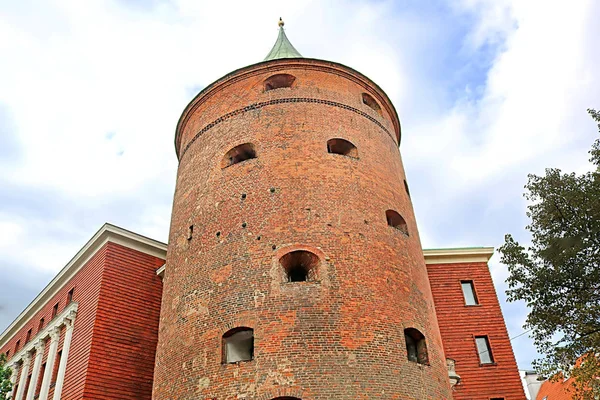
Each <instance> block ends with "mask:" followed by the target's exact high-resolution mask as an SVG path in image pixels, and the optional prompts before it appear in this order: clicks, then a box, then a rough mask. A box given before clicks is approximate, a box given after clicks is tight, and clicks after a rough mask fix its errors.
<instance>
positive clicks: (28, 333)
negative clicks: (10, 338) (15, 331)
mask: <svg viewBox="0 0 600 400" xmlns="http://www.w3.org/2000/svg"><path fill="white" fill-rule="evenodd" d="M30 340H31V329H29V330H28V331H27V335H26V336H25V343H29V341H30Z"/></svg>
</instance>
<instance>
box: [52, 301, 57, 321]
mask: <svg viewBox="0 0 600 400" xmlns="http://www.w3.org/2000/svg"><path fill="white" fill-rule="evenodd" d="M56 314H58V303H56V304H55V305H54V307H52V318H54V317H56Z"/></svg>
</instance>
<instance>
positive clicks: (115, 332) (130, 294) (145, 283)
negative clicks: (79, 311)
mask: <svg viewBox="0 0 600 400" xmlns="http://www.w3.org/2000/svg"><path fill="white" fill-rule="evenodd" d="M163 264H164V260H162V259H160V258H156V257H153V256H150V255H147V254H144V253H141V252H139V251H136V250H132V249H129V248H127V247H123V246H120V245H118V244H114V243H108V249H107V252H106V264H105V267H104V274H103V276H102V286H101V290H100V300H99V302H98V309H97V314H96V315H97V316H96V321H95V325H94V335H93V338H92V350H91V354H90V362H89V367H88V371H87V380H86V384H85V391H84V397H85V398H86V399H117V398H118V399H150V398H151V394H152V376H153V372H154V354H155V351H156V342H157V339H158V318H159V314H160V299H161V294H162V282H161V279H160V278H159V277H158V276H157V275H156V270H157V269H158V268H159V267H160V266H161V265H163Z"/></svg>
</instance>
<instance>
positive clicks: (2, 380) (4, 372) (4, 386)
mask: <svg viewBox="0 0 600 400" xmlns="http://www.w3.org/2000/svg"><path fill="white" fill-rule="evenodd" d="M11 374H12V371H11V369H10V368H8V366H7V365H6V355H5V354H4V353H2V354H0V400H6V397H7V396H8V394H9V393H10V391H11V390H12V384H11V382H10V375H11Z"/></svg>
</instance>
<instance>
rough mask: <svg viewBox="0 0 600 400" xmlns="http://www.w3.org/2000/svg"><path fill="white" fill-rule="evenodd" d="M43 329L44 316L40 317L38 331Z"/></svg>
mask: <svg viewBox="0 0 600 400" xmlns="http://www.w3.org/2000/svg"><path fill="white" fill-rule="evenodd" d="M42 329H44V318H42V319H40V326H38V332H39V331H41V330H42Z"/></svg>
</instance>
